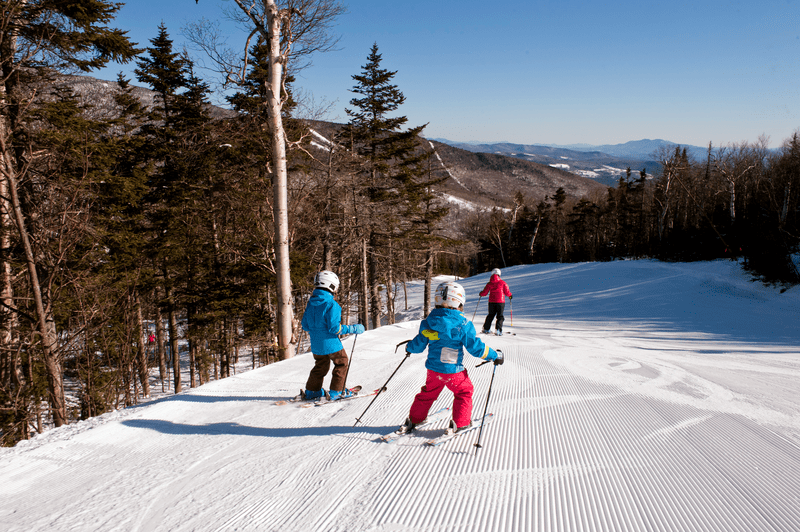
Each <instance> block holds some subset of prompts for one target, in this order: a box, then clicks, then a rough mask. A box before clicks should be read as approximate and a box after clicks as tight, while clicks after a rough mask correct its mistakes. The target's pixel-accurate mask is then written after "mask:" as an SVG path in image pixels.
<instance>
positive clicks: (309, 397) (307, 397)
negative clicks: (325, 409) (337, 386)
mask: <svg viewBox="0 0 800 532" xmlns="http://www.w3.org/2000/svg"><path fill="white" fill-rule="evenodd" d="M300 396H301V397H302V399H303V401H316V400H317V399H321V398H323V397H325V398H326V399H327V398H328V392H326V391H325V389H324V388H322V389H319V390H305V391H301V392H300Z"/></svg>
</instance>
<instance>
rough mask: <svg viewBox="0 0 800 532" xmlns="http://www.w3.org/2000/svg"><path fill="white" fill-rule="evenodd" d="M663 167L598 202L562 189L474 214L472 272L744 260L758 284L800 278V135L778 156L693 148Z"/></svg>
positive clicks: (760, 150) (761, 150)
mask: <svg viewBox="0 0 800 532" xmlns="http://www.w3.org/2000/svg"><path fill="white" fill-rule="evenodd" d="M654 157H655V158H656V160H657V161H658V162H659V163H660V166H661V169H660V171H659V173H658V174H657V175H650V174H648V173H647V171H646V169H642V170H640V171H638V172H634V171H632V170H631V169H630V168H628V169H627V171H626V173H625V175H623V176H622V177H621V178H620V180H619V183H618V185H617V187H615V188H608V190H607V191H606V193H605V194H599V195H597V196H596V197H590V198H580V199H574V198H568V197H567V195H566V194H565V193H564V190H563V189H558V190H556V191H555V192H554V193H553V194H552V195H551V196H548V197H546V198H545V199H544V200H541V201H535V200H531V199H529V198H525V197H524V196H522V195H521V194H517V196H516V198H515V202H514V206H513V207H512V208H509V209H493V210H491V211H488V210H487V211H482V212H477V213H475V214H473V215H472V216H471V217H470V219H469V220H468V221H467V223H466V225H465V228H467V230H468V231H469V232H470V233H471V234H472V238H473V239H474V240H475V241H476V242H478V243H479V250H480V251H479V252H478V253H477V254H476V256H475V257H474V262H473V265H472V267H473V271H486V270H487V269H489V268H492V267H497V266H510V265H514V264H528V263H531V262H580V261H607V260H615V259H624V258H655V259H659V260H665V261H697V260H712V259H719V258H728V259H737V260H741V261H742V263H743V265H744V266H745V267H746V268H747V269H748V270H749V271H751V272H752V274H753V275H754V278H758V279H761V280H762V281H764V282H766V283H774V284H780V285H788V284H795V283H797V282H798V281H800V275H799V274H798V271H797V267H796V265H795V262H794V261H793V259H792V255H793V254H795V253H796V252H797V248H798V243H799V242H800V225H798V224H800V138H799V137H798V134H797V133H795V134H793V135H792V137H791V138H789V139H787V140H786V141H785V142H784V144H783V146H782V147H781V148H780V149H778V150H770V149H768V140H767V139H766V138H765V137H762V138H760V139H759V140H758V141H757V142H755V143H748V142H742V143H738V144H729V145H727V146H724V147H718V148H714V147H713V146H712V145H711V144H709V147H708V150H707V154H706V157H705V158H703V159H702V160H693V159H692V158H691V157H690V156H689V155H687V151H686V149H685V148H682V147H681V146H673V147H671V148H666V147H665V148H662V149H660V150H659V152H658V153H656V154H654Z"/></svg>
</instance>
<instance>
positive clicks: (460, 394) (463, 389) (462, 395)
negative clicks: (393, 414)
mask: <svg viewBox="0 0 800 532" xmlns="http://www.w3.org/2000/svg"><path fill="white" fill-rule="evenodd" d="M445 386H447V388H448V389H449V390H450V391H451V392H453V395H454V396H455V397H454V398H453V421H455V422H456V426H459V427H465V426H467V425H469V423H470V421H471V419H472V391H473V388H472V381H471V380H469V375H467V370H464V371H462V372H461V373H437V372H435V371H431V370H428V377H427V380H426V381H425V386H423V387H422V390H421V391H420V392H419V393H418V394H417V395H416V397H414V403H412V405H411V411H410V412H409V417H410V418H411V422H412V423H422V422H423V421H424V420H425V418H426V417H428V412H429V411H430V409H431V406H432V405H433V403H434V401H436V399H438V398H439V394H440V393H442V390H443V389H444V387H445Z"/></svg>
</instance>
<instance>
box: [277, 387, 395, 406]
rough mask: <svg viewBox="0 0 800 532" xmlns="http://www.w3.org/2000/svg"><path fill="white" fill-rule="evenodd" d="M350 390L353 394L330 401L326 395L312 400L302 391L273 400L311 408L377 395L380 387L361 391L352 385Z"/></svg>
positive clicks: (280, 403) (279, 404)
mask: <svg viewBox="0 0 800 532" xmlns="http://www.w3.org/2000/svg"><path fill="white" fill-rule="evenodd" d="M350 391H351V392H352V393H353V395H350V396H348V397H342V398H340V399H336V400H335V401H331V400H330V399H329V398H327V397H320V398H319V399H313V400H311V399H306V398H305V396H304V395H303V394H302V393H300V394H299V395H295V396H294V397H292V398H291V399H281V400H280V401H275V404H276V405H278V406H281V405H288V404H290V403H301V404H300V405H299V406H300V408H311V407H314V406H323V405H329V404H332V403H341V402H342V401H350V400H351V399H360V398H362V397H369V396H371V395H378V392H380V388H379V389H377V390H373V391H371V392H364V393H362V392H361V386H354V387H353V388H350Z"/></svg>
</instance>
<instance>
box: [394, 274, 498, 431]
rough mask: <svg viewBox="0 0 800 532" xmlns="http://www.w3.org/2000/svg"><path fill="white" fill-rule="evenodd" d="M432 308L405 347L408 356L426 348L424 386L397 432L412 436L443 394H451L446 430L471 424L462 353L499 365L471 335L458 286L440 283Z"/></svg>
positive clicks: (472, 330)
mask: <svg viewBox="0 0 800 532" xmlns="http://www.w3.org/2000/svg"><path fill="white" fill-rule="evenodd" d="M435 303H436V308H435V309H434V310H433V311H431V313H430V314H428V317H427V318H425V319H424V320H422V323H421V324H420V327H419V333H418V334H417V336H415V337H414V339H413V340H411V341H410V342H409V343H408V345H407V346H406V350H407V351H408V352H409V353H421V352H423V351H424V350H425V348H426V347H427V348H428V359H427V360H426V361H425V368H427V370H428V371H427V378H426V380H425V386H423V387H422V390H421V391H420V392H419V393H418V394H417V395H416V397H414V402H413V404H412V405H411V410H410V412H409V415H408V418H407V419H406V421H405V423H403V426H402V427H400V429H398V432H401V433H408V432H412V431H413V430H414V428H415V427H416V426H417V424H419V423H422V422H423V421H424V420H425V418H426V417H427V416H428V412H429V411H430V408H431V406H432V405H433V403H434V401H436V399H437V398H438V397H439V394H440V393H441V392H442V390H444V387H445V386H447V388H448V389H449V390H450V391H452V392H453V395H454V396H455V397H454V398H453V419H451V420H450V427H449V429H448V430H450V431H452V432H458V431H460V430H463V429H465V428H468V427H469V426H470V425H471V423H472V391H473V387H472V381H470V379H469V375H467V370H466V369H464V365H463V359H464V349H466V350H467V352H469V354H470V355H472V356H474V357H477V358H483V359H486V360H494V363H495V364H502V363H503V356H502V353H498V352H497V351H495V350H494V349H492V348H491V347H489V346H487V345H485V344H484V343H483V342H482V341H481V340H480V339H478V337H477V335H476V334H475V326H474V325H473V324H472V322H471V321H470V320H468V319H467V318H466V317H465V316H464V314H463V313H462V311H463V310H464V303H466V295H465V293H464V288H463V287H462V286H461V285H460V284H458V283H453V282H449V283H442V284H440V285H439V286H438V287H437V288H436V300H435Z"/></svg>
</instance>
